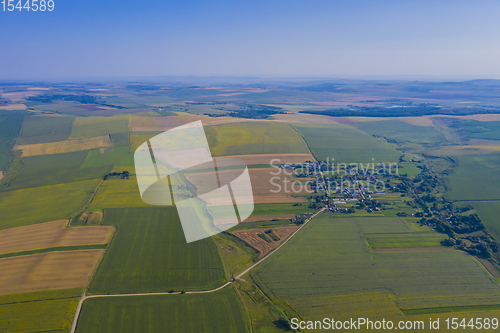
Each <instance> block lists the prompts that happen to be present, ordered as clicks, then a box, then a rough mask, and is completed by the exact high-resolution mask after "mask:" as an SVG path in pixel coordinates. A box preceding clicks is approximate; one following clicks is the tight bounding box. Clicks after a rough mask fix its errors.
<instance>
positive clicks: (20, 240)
mask: <svg viewBox="0 0 500 333" xmlns="http://www.w3.org/2000/svg"><path fill="white" fill-rule="evenodd" d="M67 223H68V221H66V220H63V221H54V222H47V223H40V224H33V225H29V226H25V227H18V228H12V229H7V230H3V231H0V254H2V253H12V252H21V251H29V250H37V249H44V248H50V247H58V246H77V245H92V244H105V243H107V242H108V241H109V238H110V237H111V234H112V232H113V228H112V227H104V226H102V227H101V226H95V227H72V228H66V224H67ZM0 272H1V270H0Z"/></svg>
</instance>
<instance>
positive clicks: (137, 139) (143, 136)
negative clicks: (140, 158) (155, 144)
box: [130, 132, 161, 153]
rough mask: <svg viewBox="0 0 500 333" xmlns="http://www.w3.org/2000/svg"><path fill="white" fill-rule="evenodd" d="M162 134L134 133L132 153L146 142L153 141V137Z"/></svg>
mask: <svg viewBox="0 0 500 333" xmlns="http://www.w3.org/2000/svg"><path fill="white" fill-rule="evenodd" d="M160 133H161V132H134V133H131V134H130V152H131V153H133V152H135V150H136V149H137V148H138V147H139V146H140V145H142V144H143V143H144V142H145V141H146V140H149V139H151V138H152V137H153V136H155V135H157V134H160Z"/></svg>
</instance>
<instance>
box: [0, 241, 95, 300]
mask: <svg viewBox="0 0 500 333" xmlns="http://www.w3.org/2000/svg"><path fill="white" fill-rule="evenodd" d="M103 253H104V250H102V249H96V250H79V251H56V252H47V253H39V254H32V255H25V256H19V257H10V258H2V259H0V271H1V272H2V275H1V276H0V295H7V294H17V293H24V292H32V291H39V290H52V289H69V288H77V287H84V286H85V285H86V284H87V281H88V279H89V277H90V275H91V274H92V271H93V270H94V267H95V265H96V264H97V261H98V260H99V258H101V256H102V254H103Z"/></svg>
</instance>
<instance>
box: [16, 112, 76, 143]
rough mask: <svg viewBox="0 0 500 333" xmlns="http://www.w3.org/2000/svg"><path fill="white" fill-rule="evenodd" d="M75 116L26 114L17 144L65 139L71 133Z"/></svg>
mask: <svg viewBox="0 0 500 333" xmlns="http://www.w3.org/2000/svg"><path fill="white" fill-rule="evenodd" d="M75 119H76V118H75V117H71V116H53V115H50V116H28V117H24V120H23V126H22V128H21V133H20V135H19V139H18V140H17V144H19V145H29V144H34V143H46V142H58V141H66V140H68V139H69V136H70V135H71V129H72V127H73V122H74V121H75Z"/></svg>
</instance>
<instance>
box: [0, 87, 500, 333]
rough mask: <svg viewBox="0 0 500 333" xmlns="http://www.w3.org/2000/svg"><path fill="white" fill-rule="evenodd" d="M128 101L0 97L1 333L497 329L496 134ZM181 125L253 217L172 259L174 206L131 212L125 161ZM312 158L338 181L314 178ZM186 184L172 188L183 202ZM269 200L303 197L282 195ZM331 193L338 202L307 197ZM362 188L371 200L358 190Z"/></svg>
mask: <svg viewBox="0 0 500 333" xmlns="http://www.w3.org/2000/svg"><path fill="white" fill-rule="evenodd" d="M152 86H153V88H154V85H152ZM159 86H160V85H158V87H159ZM2 87H3V86H2V85H1V84H0V90H1V89H3V88H2ZM141 87H142V85H133V84H121V83H117V84H114V85H108V84H104V85H103V86H102V87H101V86H96V87H94V88H95V89H94V88H89V89H87V88H85V93H82V94H83V95H78V94H76V93H75V95H71V96H70V95H67V94H65V95H61V96H66V97H64V98H70V100H62V99H58V98H59V97H57V96H58V95H57V93H50V94H49V93H45V92H44V90H40V91H39V90H37V91H36V93H31V92H29V91H27V90H26V91H24V92H23V91H21V92H19V93H18V92H7V93H4V92H2V91H0V94H1V96H11V97H12V98H15V99H16V100H15V101H14V100H11V99H9V100H8V101H7V102H5V101H4V100H5V98H4V99H2V98H3V97H2V98H0V103H3V104H5V103H8V105H7V108H5V107H3V106H2V107H0V108H1V110H0V172H1V173H0V184H1V186H0V271H2V276H1V277H0V331H2V332H3V331H6V332H51V331H53V332H61V333H62V332H73V331H76V332H100V331H109V332H129V331H130V332H156V331H161V330H163V331H169V332H170V331H171V332H177V331H178V332H198V331H200V332H201V331H203V332H255V333H264V332H266V333H267V332H269V333H280V332H285V331H290V319H292V318H300V319H303V320H316V319H318V317H321V318H322V317H330V316H335V318H351V317H369V318H372V319H374V320H375V319H380V318H386V319H392V320H425V321H428V320H429V318H441V320H444V319H445V318H446V317H447V316H451V314H453V316H457V317H460V318H472V317H474V316H482V317H490V318H493V317H498V316H499V314H500V306H499V301H498V300H499V299H500V284H499V282H498V280H499V279H498V276H500V271H499V269H500V266H499V264H498V260H499V259H500V255H499V251H498V250H499V249H500V247H499V248H498V249H496V248H495V244H496V242H498V241H499V238H500V236H499V234H500V232H499V230H500V229H499V226H498V221H497V220H498V219H497V218H496V216H497V215H498V214H497V212H498V209H499V207H498V204H497V202H496V200H498V199H500V198H498V190H497V185H498V184H497V183H498V182H497V181H496V180H495V179H496V178H495V177H494V175H495V171H496V170H497V164H498V163H497V162H498V161H497V160H498V142H496V141H497V140H496V139H498V137H497V132H498V124H497V122H498V119H499V118H498V115H493V114H490V115H469V116H455V115H453V116H451V115H450V116H444V115H430V116H429V115H428V116H424V117H418V116H410V117H384V116H380V114H379V113H380V112H381V111H380V110H379V109H376V110H372V111H373V112H375V113H376V115H377V116H376V117H375V116H370V117H359V116H356V117H352V116H348V115H344V116H342V117H336V116H332V114H334V113H335V112H347V111H346V110H347V109H343V108H344V107H347V106H349V105H351V106H352V105H354V106H352V108H353V109H349V110H350V111H349V112H351V111H353V112H358V111H359V112H360V111H363V110H362V108H363V107H365V106H364V105H365V104H367V103H369V102H367V101H370V100H372V99H373V100H376V101H377V102H376V103H379V104H377V105H378V106H377V108H380V105H381V104H380V103H389V102H387V100H389V99H387V98H386V97H387V96H385V95H383V96H382V95H381V96H371V95H370V96H368V95H366V96H361V95H356V94H351V93H336V92H331V91H322V90H321V89H319V90H318V91H313V92H311V91H308V90H301V89H296V88H293V89H290V90H288V89H285V88H283V89H282V88H280V89H273V88H269V89H263V88H252V89H250V88H243V87H240V86H235V87H222V88H221V87H211V88H209V89H208V88H206V87H197V88H184V87H175V89H173V88H172V87H170V88H168V89H163V88H161V89H151V90H148V89H146V90H142V88H141ZM4 88H5V87H4ZM5 89H11V88H5ZM16 89H21V90H22V89H24V88H22V87H19V88H16ZM50 89H53V90H54V91H55V90H57V89H59V88H57V87H53V88H50ZM50 89H49V90H50ZM71 89H76V90H78V89H79V88H71ZM370 89H378V88H376V87H375V86H372V87H371V88H370ZM58 93H60V92H58ZM385 93H387V92H386V91H384V94H385ZM400 93H401V94H406V93H407V91H406V90H405V91H404V92H400ZM413 93H415V92H413ZM68 96H70V97H68ZM75 96H80V97H75ZM82 96H84V97H82ZM90 96H92V97H90ZM332 96H335V98H332ZM365 97H366V98H365ZM28 98H29V99H28ZM73 99H75V100H73ZM86 101H91V102H92V103H84V102H86ZM384 101H386V102H384ZM336 102H339V103H343V104H342V107H341V108H339V107H333V110H330V108H331V107H332V106H330V104H328V103H336ZM99 103H101V104H99ZM353 103H354V104H353ZM374 103H375V102H374ZM429 103H432V102H429ZM447 103H451V102H447ZM488 103H490V102H488ZM3 104H2V105H3ZM351 106H349V108H351ZM325 108H328V110H325ZM384 108H385V107H384ZM7 110H9V111H7ZM256 110H257V111H256ZM377 110H378V111H377ZM402 110H403V111H405V112H407V113H411V111H412V110H413V109H408V110H407V109H406V108H405V109H402ZM441 110H445V111H446V108H444V107H443V108H442V109H441ZM372 111H370V112H372ZM273 112H277V113H273ZM305 112H315V114H308V113H305ZM363 112H364V111H363ZM389 112H392V111H391V109H389ZM197 120H201V121H202V123H203V124H204V130H205V133H206V135H207V140H208V143H209V145H210V148H211V152H212V155H213V156H217V157H219V158H239V159H242V160H243V161H244V162H245V163H246V164H247V165H248V170H249V174H250V178H251V183H252V191H253V194H254V203H255V205H254V210H253V213H252V215H251V216H250V217H249V218H248V219H247V220H246V221H245V222H244V223H240V224H238V225H237V226H235V227H234V228H232V229H229V230H226V232H223V233H220V234H217V235H214V236H213V237H211V238H207V239H203V240H200V241H197V242H193V243H189V244H187V243H186V241H185V236H184V231H183V229H182V225H181V222H180V220H179V217H178V214H177V210H176V208H175V207H174V206H170V207H162V206H151V205H148V204H146V203H145V202H144V201H142V199H141V196H140V193H139V190H138V185H137V179H136V170H135V167H134V154H133V153H134V151H135V149H136V148H137V147H138V146H139V145H140V144H142V143H143V142H144V141H146V140H148V139H149V138H151V137H153V136H155V135H157V134H159V133H162V132H163V131H166V130H168V129H170V128H174V127H176V126H179V125H183V124H187V123H190V122H193V121H197ZM495 140H496V141H495ZM326 158H330V161H332V160H331V158H335V160H334V161H333V162H335V163H342V162H345V163H346V164H347V165H345V166H343V167H342V168H341V169H337V170H334V171H327V170H325V169H324V168H323V169H322V168H321V166H320V165H319V164H318V163H317V162H318V161H323V160H326ZM378 162H392V163H394V164H397V168H398V172H399V173H395V172H392V173H390V172H385V170H384V169H383V167H381V166H380V165H379V164H378ZM349 163H364V165H365V166H366V165H367V164H370V168H368V169H364V171H360V172H358V173H357V174H356V172H355V170H354V168H351V167H350V166H348V164H349ZM271 164H273V165H271ZM284 164H290V165H288V166H286V168H285V166H284ZM300 165H302V166H300ZM372 165H373V169H372V168H371V167H372ZM280 166H281V168H280ZM284 170H287V171H296V170H298V171H299V172H297V173H292V174H289V175H286V174H284V172H283V171H284ZM339 170H340V171H339ZM366 170H368V172H366ZM219 171H220V170H219ZM278 171H281V172H280V178H279V179H278V180H272V177H273V176H274V173H276V172H278ZM221 172H224V171H221ZM2 176H3V178H2ZM203 177H204V175H203V173H194V172H192V173H189V174H188V175H187V178H188V179H189V181H190V183H191V185H193V186H195V187H196V186H200V187H199V188H198V190H200V191H201V190H202V188H201V185H200V184H201V180H203ZM342 177H343V178H342ZM346 180H347V181H346ZM285 181H286V183H287V184H288V185H290V184H293V183H295V184H296V185H298V184H305V183H306V182H307V181H312V183H311V184H313V186H311V185H309V187H303V189H302V191H298V192H294V193H290V191H285V190H284V188H283V187H284V185H285ZM335 181H337V182H338V183H339V184H340V183H342V182H343V183H345V184H348V185H347V188H344V190H342V191H338V190H337V189H335V190H332V191H329V192H326V191H325V186H326V185H327V184H333V183H334V182H335ZM377 181H380V182H383V183H384V185H383V187H382V188H383V191H371V190H366V189H363V188H362V184H365V183H368V184H372V185H373V184H374V183H375V182H377ZM363 182H365V183H363ZM276 184H280V185H281V186H282V189H281V191H274V193H273V191H272V190H275V189H276ZM349 184H350V185H349ZM306 189H307V191H306ZM292 192H293V191H292ZM320 210H323V211H325V212H323V213H320V215H318V216H316V217H314V218H313V219H311V220H309V218H310V217H311V216H312V215H313V214H316V213H318V212H319V211H320ZM305 223H307V224H306V225H304V224H305ZM299 229H300V230H299ZM297 230H298V232H297V233H295V231H297ZM292 234H293V237H292V238H289V237H290V235H292ZM281 245H282V246H281ZM276 249H277V251H276V252H273V251H274V250H276ZM495 249H496V250H495ZM271 253H272V254H271ZM269 254H270V255H269ZM268 255H269V256H268ZM263 258H264V260H263V261H261V260H262V259H263ZM256 264H257V265H256ZM254 265H256V266H254ZM148 293H153V294H154V295H151V294H150V295H148ZM25 318H29V319H30V320H29V321H27V320H25ZM301 331H304V332H309V331H310V330H307V329H306V330H301ZM436 331H438V330H436ZM441 331H443V330H441ZM465 331H467V330H465Z"/></svg>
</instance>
